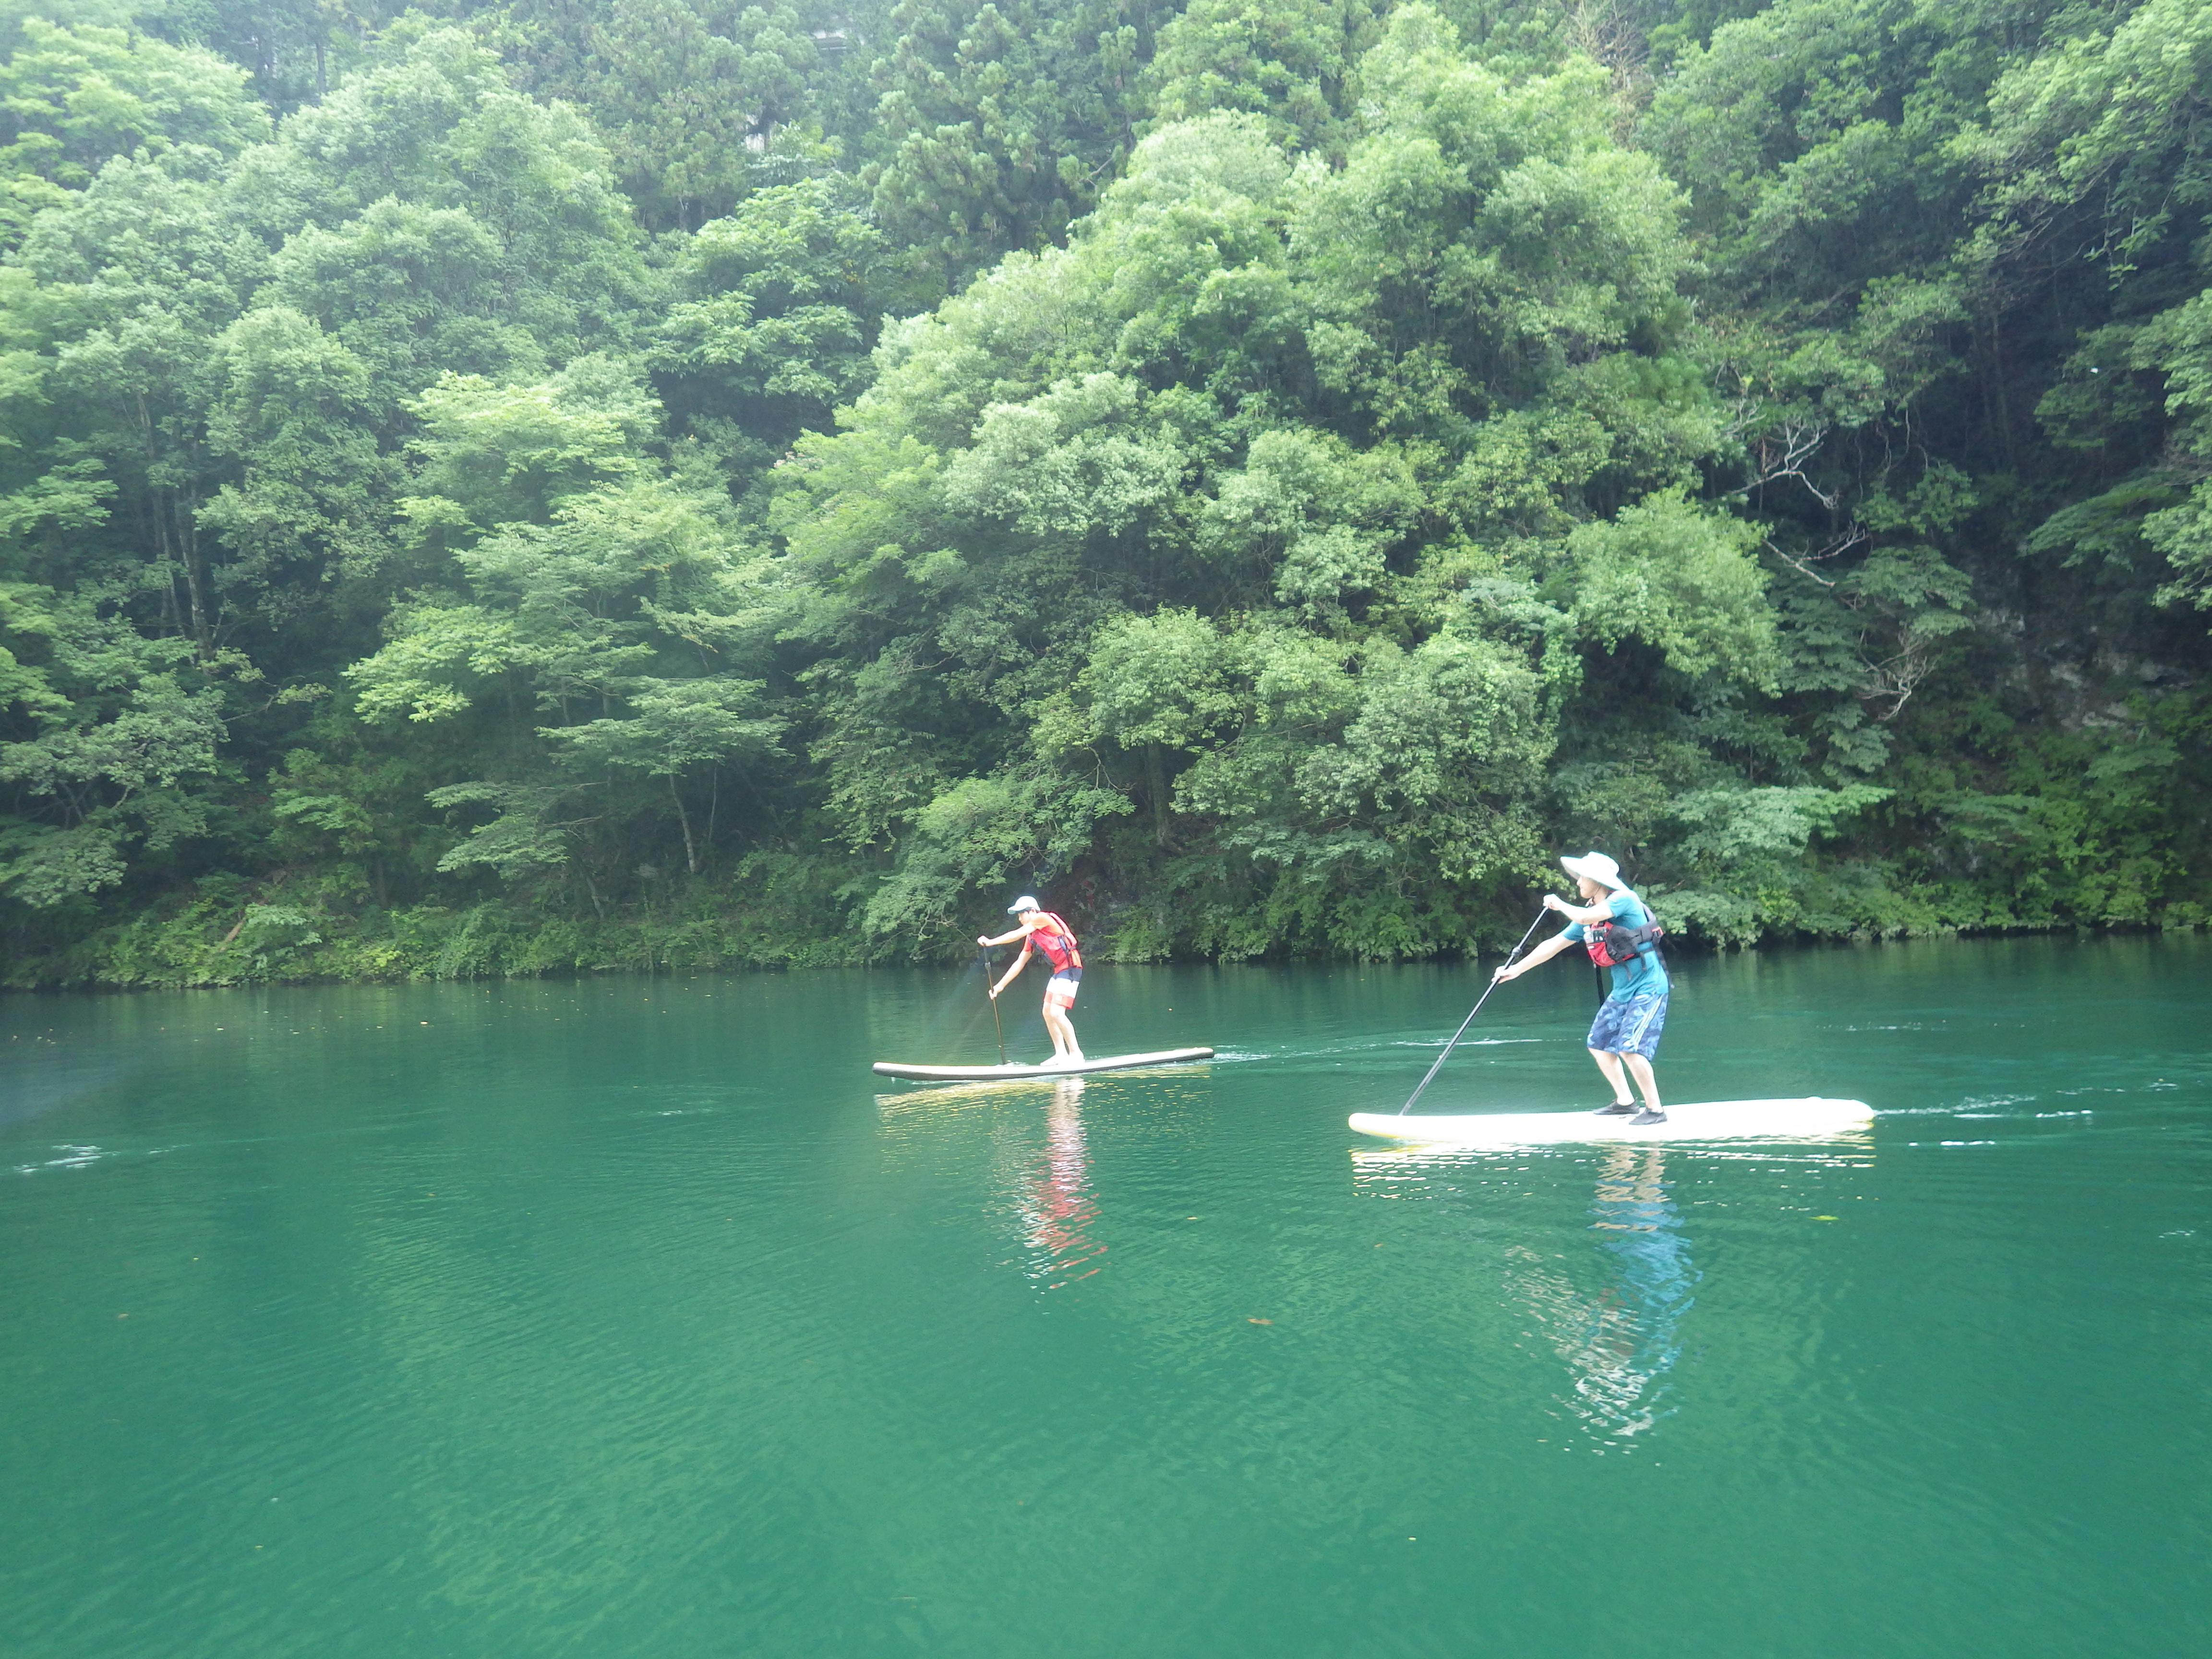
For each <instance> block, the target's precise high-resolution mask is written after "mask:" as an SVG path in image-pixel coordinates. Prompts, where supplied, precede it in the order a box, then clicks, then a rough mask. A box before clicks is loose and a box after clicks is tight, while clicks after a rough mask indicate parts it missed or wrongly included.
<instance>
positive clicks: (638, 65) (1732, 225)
mask: <svg viewBox="0 0 2212 1659" xmlns="http://www.w3.org/2000/svg"><path fill="white" fill-rule="evenodd" d="M0 51H4V52H5V53H6V54H7V55H6V59H5V64H4V66H0V700H3V701H0V948H4V952H5V962H4V967H3V968H0V973H3V974H4V977H5V979H6V980H7V981H8V982H10V983H15V984H18V985H27V984H41V983H64V982H85V981H98V982H108V983H118V984H178V983H212V982H224V981H238V980H249V979H265V978H296V977H309V976H330V975H337V976H368V975H406V974H439V975H453V974H469V973H513V972H544V971H566V970H574V969H596V968H605V967H646V966H663V965H674V966H678V967H683V966H698V965H710V964H730V965H736V964H763V965H765V964H777V963H835V962H869V961H885V960H902V959H913V958H917V957H920V958H929V957H945V956H950V955H958V954H960V953H961V952H962V951H963V949H972V945H966V944H965V941H967V940H968V939H970V938H971V937H972V935H973V933H974V932H975V925H976V923H977V922H978V921H980V920H981V919H983V918H984V917H986V916H987V915H994V914H995V913H996V911H997V909H998V908H999V907H1000V906H1001V905H1003V903H1004V902H1006V896H1009V895H1010V894H1011V893H1012V892H1013V891H1015V890H1019V889H1023V888H1029V887H1036V888H1038V889H1041V890H1043V891H1044V892H1045V893H1047V894H1048V896H1049V900H1050V902H1053V903H1054V905H1055V907H1056V908H1060V909H1061V910H1063V911H1065V912H1066V913H1067V914H1068V915H1070V917H1071V918H1072V919H1073V920H1074V921H1076V923H1077V925H1078V926H1079V927H1080V928H1081V929H1082V930H1083V932H1084V933H1085V944H1086V947H1087V948H1088V949H1090V950H1091V952H1092V954H1093V955H1094V956H1095V957H1100V958H1106V959H1114V958H1119V959H1122V960H1147V959H1158V958H1163V957H1192V958H1203V959H1214V960H1224V961H1230V960H1239V959H1249V958H1252V957H1263V956H1268V957H1297V956H1316V957H1318V956H1326V957H1368V958H1389V957H1421V956H1428V955H1433V954H1437V953H1444V952H1453V951H1466V950H1470V949H1474V948H1476V947H1478V946H1480V945H1488V944H1494V943H1495V942H1497V941H1498V940H1499V939H1510V938H1511V937H1513V936H1515V935H1516V934H1517V933H1519V932H1520V929H1521V927H1522V924H1523V922H1524V921H1525V919H1526V915H1527V914H1528V907H1529V902H1530V895H1531V892H1532V889H1533V886H1534V884H1538V883H1541V882H1546V881H1547V880H1548V878H1547V865H1548V860H1549V857H1550V855H1551V854H1553V853H1556V852H1558V851H1560V850H1563V849H1572V850H1579V849H1581V848H1584V847H1587V846H1592V845H1595V846H1596V847H1599V848H1604V849H1605V850H1607V851H1609V852H1612V853H1613V854H1617V855H1618V856H1620V859H1621V860H1622V862H1623V864H1624V865H1625V866H1626V867H1627V868H1628V870H1629V871H1630V872H1631V873H1632V877H1633V878H1636V880H1637V881H1638V884H1639V886H1640V887H1641V888H1642V889H1643V890H1644V891H1645V892H1646V893H1647V894H1649V895H1650V896H1651V897H1652V898H1653V900H1654V902H1655V908H1656V909H1657V910H1658V911H1659V912H1660V913H1661V915H1662V916H1664V917H1665V918H1666V919H1667V920H1668V921H1669V922H1670V924H1671V925H1673V926H1674V927H1675V928H1676V929H1677V930H1678V932H1680V933H1686V934H1689V935H1692V936H1694V937H1695V938H1698V939H1704V940H1706V941H1710V942H1713V943H1716V944H1722V945H1737V944H1745V943H1749V942H1753V941H1758V940H1760V939H1787V938H1792V937H1808V936H1809V937H1823V936H1847V935H1862V936H1863V935H1868V934H1875V935H1889V934H1899V933H1922V932H1932V931H1938V930H1944V929H1953V928H1967V929H1998V928H2015V927H2054V926H2177V925H2179V926H2196V925H2199V924H2200V923H2202V922H2203V921H2205V920H2207V919H2208V907H2209V906H2212V901H2208V900H2207V898H2206V897H2205V896H2204V894H2203V892H2202V891H2201V890H2199V888H2198V886H2197V883H2195V882H2193V881H2192V880H2191V876H2192V872H2201V871H2204V870H2207V869H2212V863H2208V860H2207V859H2206V856H2205V855H2206V852H2207V844H2208V841H2212V829H2208V820H2209V819H2212V805H2208V801H2212V764H2208V758H2212V751H2208V745H2207V740H2206V739H2207V728H2208V725H2212V688H2208V685H2207V683H2206V677H2207V673H2208V671H2212V640H2209V639H2208V634H2207V624H2208V620H2212V618H2208V616H2207V614H2206V607H2207V606H2208V605H2212V224H2208V222H2207V213H2208V208H2209V207H2212V7H2207V6H2206V5H2204V4H2203V3H2202V0H2144V3H2140V4H2136V3H2128V0H2112V3H2106V4H2071V5H2060V4H2046V3H2038V0H1962V3H1960V4H1957V5H1954V6H1950V7H1944V8H1938V7H1930V6H1926V5H1923V4H1917V3H1906V0H1779V3H1775V4H1772V5H1768V6H1765V7H1763V8H1757V7H1753V6H1752V5H1750V4H1748V3H1739V0H1695V3H1674V0H1586V3H1578V4H1574V5H1568V6H1565V7H1562V6H1561V5H1559V4H1558V3H1556V0H1437V3H1433V4H1429V3H1419V0H1409V3H1405V4H1398V5H1392V4H1389V3H1387V0H1374V3H1370V0H1265V3H1262V0H1194V3H1192V4H1190V5H1189V6H1188V8H1187V9H1177V8H1176V6H1175V5H1174V4H1172V3H1170V0H1159V3H1157V4H1151V5H1147V4H1140V3H1137V0H1003V3H995V4H981V5H978V4H975V3H970V0H901V3H898V4H896V5H889V6H886V5H883V4H879V3H875V0H855V3H850V4H836V3H829V0H772V3H768V4H763V5H751V6H744V7H739V6H737V5H734V4H732V5H726V6H723V5H716V4H714V3H710V0H518V3H516V4H513V5H512V6H508V7H505V8H497V9H495V8H491V7H477V6H473V5H471V4H467V3H453V4H449V5H447V6H443V7H434V8H432V9H416V10H409V11H405V12H404V13H403V12H398V11H389V10H380V9H377V7H376V6H375V5H374V3H373V0H371V3H368V4H363V5H356V6H352V7H350V8H349V6H348V5H347V4H346V3H344V0H338V3H336V4H330V3H319V4H313V5H311V4H308V3H307V0H285V3H278V4H270V5H249V4H244V3H240V0H149V3H147V4H145V5H143V6H141V5H134V4H133V0H55V3H53V4H51V5H46V6H41V7H37V8H34V9H27V8H25V7H23V6H22V5H21V3H20V0H9V5H8V6H7V8H6V9H4V10H0Z"/></svg>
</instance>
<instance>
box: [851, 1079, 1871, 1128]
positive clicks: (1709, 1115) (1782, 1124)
mask: <svg viewBox="0 0 2212 1659" xmlns="http://www.w3.org/2000/svg"><path fill="white" fill-rule="evenodd" d="M881 1069H882V1068H881V1067H878V1070H881ZM1873 1122H1874V1109H1873V1108H1872V1107H1870V1106H1869V1105H1868V1104H1867V1103H1865V1102H1864V1101H1859V1100H1822V1099H1820V1097H1817V1096H1815V1097H1813V1098H1812V1099H1809V1100H1709V1101H1705V1102H1703V1103H1699V1104H1696V1105H1690V1106H1669V1107H1668V1109H1667V1121H1665V1122H1664V1123H1654V1124H1652V1125H1651V1126H1650V1127H1648V1128H1643V1129H1638V1128H1637V1127H1634V1126H1633V1125H1632V1124H1631V1123H1630V1122H1629V1121H1628V1120H1627V1119H1626V1118H1625V1117H1611V1116H1606V1117H1600V1116H1597V1115H1595V1114H1594V1113H1590V1112H1491V1113H1485V1114H1481V1115H1473V1116H1468V1117H1434V1116H1419V1115H1416V1116H1408V1117H1401V1116H1399V1115H1396V1114H1395V1113H1393V1112H1354V1113H1353V1114H1352V1127H1353V1128H1355V1129H1357V1130H1358V1131H1359V1132H1360V1133H1362V1134H1370V1135H1381V1136H1383V1138H1385V1139H1389V1140H1421V1141H1429V1142H1432V1143H1435V1144H1437V1145H1439V1146H1547V1145H1555V1144H1562V1143H1571V1142H1576V1141H1620V1140H1808V1139H1811V1140H1818V1139H1825V1138H1826V1137H1827V1136H1829V1135H1838V1134H1848V1133H1851V1132H1852V1131H1854V1130H1864V1129H1866V1128H1867V1127H1869V1126H1870V1125H1871V1124H1872V1123H1873Z"/></svg>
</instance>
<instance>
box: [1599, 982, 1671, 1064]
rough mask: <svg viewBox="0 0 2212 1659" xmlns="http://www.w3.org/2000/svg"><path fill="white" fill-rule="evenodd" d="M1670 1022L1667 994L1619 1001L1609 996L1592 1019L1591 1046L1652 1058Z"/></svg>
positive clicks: (1607, 1050)
mask: <svg viewBox="0 0 2212 1659" xmlns="http://www.w3.org/2000/svg"><path fill="white" fill-rule="evenodd" d="M1666 1024H1667V993H1666V992H1664V991H1662V992H1660V993H1658V994H1656V996H1644V997H1630V998H1629V999H1628V1000H1626V1002H1616V1001H1615V1000H1613V998H1611V997H1607V999H1606V1000H1604V1001H1603V1002H1601V1003H1600V1004H1599V1005H1598V1010H1597V1018H1595V1019H1594V1020H1592V1021H1591V1022H1590V1029H1589V1045H1588V1046H1589V1047H1590V1048H1595V1049H1597V1050H1598V1051H1599V1052H1600V1053H1601V1054H1641V1055H1643V1056H1644V1059H1646V1060H1650V1058H1651V1057H1652V1056H1653V1055H1655V1054H1657V1053H1658V1052H1659V1033H1660V1032H1661V1031H1662V1030H1664V1029H1665V1028H1666Z"/></svg>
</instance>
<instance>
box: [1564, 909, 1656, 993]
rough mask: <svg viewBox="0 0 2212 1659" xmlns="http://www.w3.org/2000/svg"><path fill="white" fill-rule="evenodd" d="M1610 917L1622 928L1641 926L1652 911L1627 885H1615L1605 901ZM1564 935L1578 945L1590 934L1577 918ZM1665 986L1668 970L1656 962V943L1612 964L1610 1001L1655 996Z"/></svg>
mask: <svg viewBox="0 0 2212 1659" xmlns="http://www.w3.org/2000/svg"><path fill="white" fill-rule="evenodd" d="M1605 908H1607V910H1609V911H1611V912H1612V913H1613V920H1614V921H1617V922H1619V923H1620V925H1621V926H1622V927H1644V925H1646V924H1647V923H1648V922H1650V920H1651V913H1650V911H1649V910H1647V909H1645V908H1644V901H1643V900H1642V899H1640V898H1638V897H1637V896H1636V895H1635V894H1633V893H1632V892H1630V891H1629V890H1627V889H1626V887H1620V888H1615V889H1614V890H1613V893H1612V894H1611V896H1608V897H1607V900H1606V902H1605ZM1566 936H1567V938H1568V939H1571V940H1573V941H1574V942H1575V943H1576V944H1577V945H1580V944H1581V943H1582V942H1583V940H1584V939H1588V938H1589V928H1587V927H1583V925H1582V923H1580V922H1579V921H1571V922H1569V923H1568V924H1567V933H1566ZM1666 988H1667V970H1666V969H1664V968H1662V967H1661V966H1660V965H1659V951H1658V949H1657V947H1656V945H1647V946H1646V947H1645V948H1644V949H1643V950H1641V951H1638V952H1637V953H1636V955H1635V956H1634V957H1631V958H1630V959H1629V960H1628V961H1626V962H1617V963H1613V994H1612V995H1611V996H1610V997H1608V998H1607V1001H1610V1002H1626V1001H1627V1000H1629V999H1630V998H1631V997H1656V996H1657V995H1659V994H1661V993H1662V992H1663V991H1664V990H1666Z"/></svg>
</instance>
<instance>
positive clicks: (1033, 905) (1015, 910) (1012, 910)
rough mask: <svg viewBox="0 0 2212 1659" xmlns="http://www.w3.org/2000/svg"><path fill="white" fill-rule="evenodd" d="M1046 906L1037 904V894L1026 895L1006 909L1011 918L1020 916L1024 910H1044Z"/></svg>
mask: <svg viewBox="0 0 2212 1659" xmlns="http://www.w3.org/2000/svg"><path fill="white" fill-rule="evenodd" d="M1043 908H1044V906H1042V904H1039V903H1038V902H1036V894H1034V893H1024V894H1023V895H1022V896H1020V897H1019V898H1018V899H1016V900H1015V901H1014V902H1012V904H1009V905H1008V906H1007V907H1006V914H1007V915H1010V916H1018V915H1021V913H1022V912H1023V911H1024V910H1042V909H1043Z"/></svg>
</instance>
